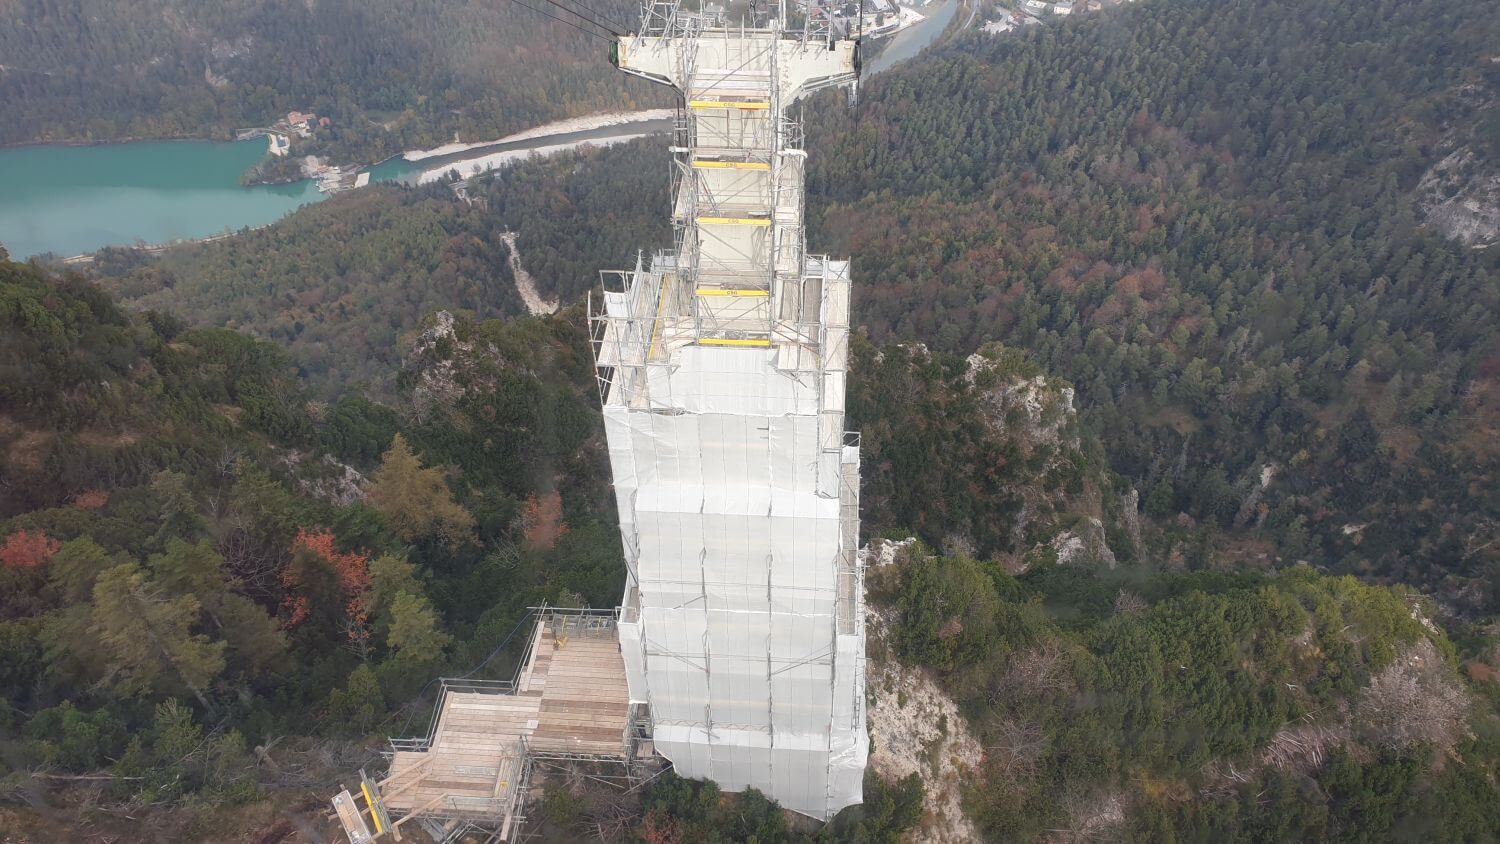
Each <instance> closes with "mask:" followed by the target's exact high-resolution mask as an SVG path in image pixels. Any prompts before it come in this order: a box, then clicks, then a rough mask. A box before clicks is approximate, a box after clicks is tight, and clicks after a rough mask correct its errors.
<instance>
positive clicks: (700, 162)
mask: <svg viewBox="0 0 1500 844" xmlns="http://www.w3.org/2000/svg"><path fill="white" fill-rule="evenodd" d="M693 166H694V167H696V168H698V169H699V170H770V169H771V165H769V164H767V163H765V162H764V161H711V160H709V159H706V158H695V159H693Z"/></svg>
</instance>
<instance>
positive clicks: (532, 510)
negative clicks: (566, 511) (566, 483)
mask: <svg viewBox="0 0 1500 844" xmlns="http://www.w3.org/2000/svg"><path fill="white" fill-rule="evenodd" d="M521 533H522V535H524V536H525V537H526V544H527V545H530V546H531V547H532V548H542V549H551V548H554V547H556V546H557V541H558V540H559V539H562V538H563V537H564V536H567V535H568V525H567V523H566V522H564V521H563V512H562V495H560V494H558V492H557V491H556V490H553V491H552V492H547V493H543V494H542V495H541V496H537V495H535V494H532V495H528V496H526V504H525V505H524V506H523V507H522V508H521Z"/></svg>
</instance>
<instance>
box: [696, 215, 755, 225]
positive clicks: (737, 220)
mask: <svg viewBox="0 0 1500 844" xmlns="http://www.w3.org/2000/svg"><path fill="white" fill-rule="evenodd" d="M698 222H699V223H700V224H702V225H705V226H769V225H771V220H770V218H768V217H699V218H698Z"/></svg>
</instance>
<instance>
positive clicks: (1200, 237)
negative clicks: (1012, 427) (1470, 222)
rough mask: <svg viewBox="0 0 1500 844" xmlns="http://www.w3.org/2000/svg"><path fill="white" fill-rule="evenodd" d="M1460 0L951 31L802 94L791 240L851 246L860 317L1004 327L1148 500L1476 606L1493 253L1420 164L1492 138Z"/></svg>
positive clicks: (1486, 512)
mask: <svg viewBox="0 0 1500 844" xmlns="http://www.w3.org/2000/svg"><path fill="white" fill-rule="evenodd" d="M1475 11H1476V10H1474V9H1471V8H1468V7H1463V6H1445V5H1444V4H1441V3H1437V2H1380V3H1374V4H1371V3H1364V2H1341V0H1329V2H1320V3H1314V4H1306V3H1280V2H1256V3H1251V2H1236V3H1214V2H1196V0H1185V2H1169V3H1150V4H1144V5H1142V6H1139V7H1134V8H1131V9H1127V10H1122V11H1121V12H1120V13H1118V14H1106V15H1099V16H1092V17H1089V18H1086V19H1082V20H1077V21H1072V22H1070V23H1069V24H1068V25H1065V26H1046V27H1033V28H1030V29H1029V30H1028V31H1027V33H1026V34H1024V35H1023V36H1021V37H1007V38H998V39H997V38H988V37H981V36H977V35H976V36H973V37H968V38H965V39H963V40H961V41H960V42H959V43H958V44H957V45H955V46H953V47H952V48H950V49H947V50H945V51H943V52H941V53H939V54H938V55H936V56H933V57H932V58H931V59H930V60H929V61H925V62H923V63H921V64H920V65H918V66H913V67H911V68H910V69H909V70H906V71H904V72H900V73H896V74H892V75H888V76H882V77H877V78H875V79H874V80H873V81H872V82H871V83H870V84H869V85H868V86H866V88H865V90H864V91H863V92H862V93H863V98H864V102H863V105H862V106H861V107H860V108H859V109H857V110H854V111H846V110H843V109H840V108H827V109H823V110H821V111H820V112H819V116H820V119H819V120H816V121H812V124H811V128H812V131H811V133H810V139H809V146H810V147H811V148H813V149H814V150H816V152H817V154H816V155H814V156H813V157H812V168H811V179H812V183H813V186H812V188H810V193H811V195H812V196H813V198H814V201H813V213H812V215H811V223H810V230H811V235H810V237H811V240H812V242H813V243H814V244H816V245H817V247H818V249H820V250H825V249H826V250H828V251H830V252H833V253H837V254H852V255H854V256H855V270H856V277H857V279H858V282H859V295H858V296H856V298H855V308H856V311H857V313H858V317H859V322H860V323H861V324H863V325H864V326H866V328H867V329H868V331H869V334H870V336H871V338H872V339H874V340H876V341H879V342H883V341H888V340H892V339H901V340H922V341H925V342H927V343H929V344H931V345H932V346H934V347H935V348H937V349H939V350H943V351H950V352H959V353H967V351H969V350H972V349H973V348H975V347H977V346H978V345H980V344H982V343H984V342H987V341H991V340H1000V341H1003V342H1004V343H1006V344H1007V345H1010V346H1015V347H1020V348H1023V349H1026V350H1028V351H1030V352H1031V353H1032V355H1033V356H1034V358H1035V360H1036V361H1037V363H1038V364H1040V365H1041V366H1042V368H1043V369H1045V370H1046V371H1048V372H1050V373H1052V374H1054V375H1056V376H1060V377H1062V378H1065V379H1067V380H1069V381H1071V382H1072V383H1073V384H1075V385H1076V387H1077V389H1078V395H1079V401H1080V404H1081V406H1082V408H1083V409H1084V414H1083V416H1084V425H1085V428H1086V431H1085V435H1086V437H1087V438H1088V439H1091V440H1095V441H1098V442H1100V443H1102V444H1103V446H1104V448H1105V450H1106V451H1107V453H1108V455H1109V459H1110V464H1111V466H1112V467H1113V468H1114V469H1115V470H1116V471H1117V472H1118V473H1119V474H1120V475H1122V476H1124V477H1125V478H1127V479H1128V480H1129V482H1130V483H1131V484H1132V485H1134V487H1135V488H1136V489H1137V490H1139V493H1140V496H1141V499H1142V501H1143V502H1144V506H1145V508H1146V510H1147V511H1148V512H1149V513H1150V514H1151V515H1153V516H1157V517H1166V516H1174V515H1176V514H1178V513H1183V514H1186V515H1185V517H1188V518H1191V519H1193V520H1195V521H1198V522H1202V523H1207V524H1212V525H1216V526H1218V527H1219V528H1222V529H1225V530H1230V531H1236V532H1241V529H1246V528H1250V529H1255V528H1259V529H1261V530H1258V531H1253V530H1252V531H1248V532H1243V535H1246V536H1254V537H1266V538H1269V539H1270V541H1271V542H1272V543H1273V545H1274V547H1273V548H1271V549H1262V548H1257V547H1254V546H1253V545H1250V546H1247V547H1244V548H1242V549H1240V550H1241V552H1242V554H1243V555H1244V556H1245V557H1247V558H1257V557H1264V556H1265V554H1266V553H1267V550H1269V553H1270V555H1271V557H1272V558H1274V559H1277V560H1281V561H1284V562H1292V561H1297V560H1305V561H1308V562H1310V563H1313V564H1315V565H1319V566H1329V567H1334V568H1336V569H1337V570H1340V571H1347V572H1354V573H1359V574H1363V575H1369V576H1376V577H1382V578H1385V579H1389V580H1393V581H1400V582H1405V583H1410V584H1413V585H1418V586H1420V587H1422V588H1424V589H1427V590H1432V591H1433V592H1434V593H1435V594H1437V595H1439V596H1440V597H1441V599H1442V600H1443V602H1444V603H1445V605H1447V606H1448V607H1450V608H1451V609H1453V610H1458V611H1485V612H1493V611H1495V610H1497V609H1500V592H1497V591H1496V584H1500V543H1496V542H1495V541H1494V540H1495V530H1496V525H1497V523H1500V473H1497V469H1500V452H1497V450H1496V448H1495V443H1497V442H1500V421H1497V420H1500V380H1497V379H1500V319H1497V314H1500V253H1497V252H1495V251H1494V250H1493V249H1491V250H1487V251H1482V250H1472V249H1469V248H1467V247H1466V246H1465V245H1464V244H1462V243H1459V242H1456V241H1454V240H1450V239H1447V238H1445V237H1443V236H1441V232H1438V231H1434V230H1430V229H1428V228H1425V227H1423V226H1422V225H1421V222H1422V219H1421V209H1420V203H1419V201H1418V199H1419V197H1418V195H1417V192H1416V188H1417V186H1418V184H1419V183H1420V182H1421V180H1422V177H1423V174H1424V172H1425V171H1426V170H1428V169H1429V168H1430V167H1432V166H1433V165H1434V164H1435V163H1436V162H1437V161H1439V160H1440V159H1443V158H1444V157H1445V156H1447V155H1448V154H1449V153H1450V152H1451V150H1452V149H1453V148H1454V147H1455V146H1459V147H1463V148H1465V149H1466V150H1468V151H1469V152H1472V153H1473V154H1475V155H1477V156H1480V157H1481V160H1482V161H1483V162H1485V165H1484V166H1487V167H1488V168H1490V172H1493V171H1494V169H1495V168H1496V167H1497V166H1500V150H1497V149H1496V147H1495V139H1496V138H1497V137H1500V133H1497V132H1495V131H1493V129H1494V127H1495V125H1496V123H1495V121H1496V116H1497V114H1500V106H1497V105H1496V102H1497V100H1500V65H1497V64H1496V63H1495V62H1494V61H1493V59H1492V55H1491V54H1492V51H1493V48H1494V45H1495V44H1496V43H1497V40H1500V17H1497V16H1495V15H1485V14H1474V12H1475ZM1477 177H1478V176H1477V175H1476V178H1477ZM933 538H934V539H937V538H938V537H933Z"/></svg>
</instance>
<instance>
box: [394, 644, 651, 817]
mask: <svg viewBox="0 0 1500 844" xmlns="http://www.w3.org/2000/svg"><path fill="white" fill-rule="evenodd" d="M460 689H462V687H461V686H459V685H455V686H454V687H453V688H448V689H446V690H445V693H444V695H443V698H442V704H441V707H442V708H441V712H440V713H439V716H438V719H437V725H436V728H435V730H434V732H433V735H432V741H431V744H430V745H429V746H428V748H427V749H426V750H423V751H398V752H397V753H396V754H395V756H394V758H392V760H391V769H390V774H389V776H388V777H387V778H386V779H385V781H384V782H382V783H381V785H380V791H381V800H382V801H383V802H384V803H385V806H386V808H387V809H388V810H389V811H390V812H392V813H393V814H398V815H422V814H430V815H433V816H442V817H462V818H468V819H472V820H481V819H497V818H499V817H504V818H505V820H506V824H507V826H508V825H509V820H510V815H511V814H512V813H513V812H514V806H515V804H516V802H517V800H518V798H521V797H523V795H520V794H519V793H518V789H520V788H522V787H523V783H522V779H523V773H524V770H525V760H524V759H523V756H524V753H525V750H524V745H523V739H524V740H525V742H529V744H530V748H531V751H532V753H534V754H540V755H547V754H555V753H574V754H586V755H592V756H605V757H610V756H612V757H618V758H620V759H624V758H625V757H626V753H627V747H626V741H625V728H626V724H627V722H628V720H629V712H630V692H629V689H628V687H627V685H626V680H625V663H624V661H623V660H622V659H621V657H620V645H619V640H618V638H617V636H616V635H615V633H614V630H613V628H610V629H608V630H605V631H602V632H597V631H596V632H593V633H589V634H581V635H572V636H567V635H565V636H562V637H560V638H558V637H554V635H553V631H552V629H551V627H550V626H549V625H546V624H543V625H540V628H539V629H538V630H537V631H536V632H535V633H534V634H533V640H532V653H531V659H530V661H529V662H528V664H527V665H526V667H525V669H524V670H523V671H522V672H521V675H520V679H519V682H518V685H517V688H516V692H515V693H514V694H501V693H498V692H496V691H470V690H460Z"/></svg>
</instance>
